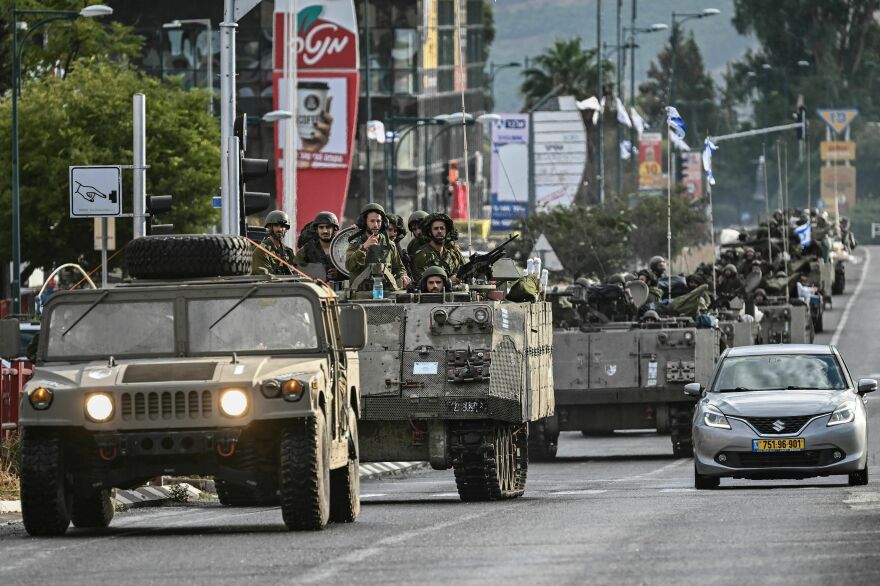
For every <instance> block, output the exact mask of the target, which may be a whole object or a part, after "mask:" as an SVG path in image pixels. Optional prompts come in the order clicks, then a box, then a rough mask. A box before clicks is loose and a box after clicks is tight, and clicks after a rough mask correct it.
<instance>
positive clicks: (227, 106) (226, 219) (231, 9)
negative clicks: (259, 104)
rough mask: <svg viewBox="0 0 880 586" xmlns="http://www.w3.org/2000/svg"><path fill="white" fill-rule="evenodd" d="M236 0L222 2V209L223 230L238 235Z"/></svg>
mask: <svg viewBox="0 0 880 586" xmlns="http://www.w3.org/2000/svg"><path fill="white" fill-rule="evenodd" d="M235 20H236V19H235V0H224V1H223V22H221V23H220V207H221V215H222V218H221V231H222V233H223V234H237V233H238V225H239V213H238V182H237V181H231V180H230V179H231V178H230V174H231V173H233V172H234V169H233V168H232V167H233V165H235V160H237V158H238V150H237V149H236V150H233V148H232V147H233V146H234V145H233V144H232V124H233V122H234V120H235V29H236V28H238V24H236V22H235Z"/></svg>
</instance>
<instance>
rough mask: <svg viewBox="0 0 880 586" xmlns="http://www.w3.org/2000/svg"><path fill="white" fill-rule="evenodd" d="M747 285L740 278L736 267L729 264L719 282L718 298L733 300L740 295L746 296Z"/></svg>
mask: <svg viewBox="0 0 880 586" xmlns="http://www.w3.org/2000/svg"><path fill="white" fill-rule="evenodd" d="M745 290H746V284H745V283H744V282H743V280H742V279H741V278H740V276H739V273H738V271H737V270H736V265H734V264H729V265H727V266H726V267H724V270H723V271H722V273H721V278H720V279H719V280H718V296H719V297H726V298H728V299H733V298H734V297H736V296H738V295H743V294H745Z"/></svg>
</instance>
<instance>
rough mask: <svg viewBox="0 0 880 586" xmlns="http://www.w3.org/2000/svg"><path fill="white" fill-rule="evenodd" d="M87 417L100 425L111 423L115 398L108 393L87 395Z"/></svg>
mask: <svg viewBox="0 0 880 586" xmlns="http://www.w3.org/2000/svg"><path fill="white" fill-rule="evenodd" d="M86 415H88V416H89V419H91V420H92V421H96V422H98V423H103V422H104V421H109V420H110V419H111V418H112V417H113V398H112V397H110V395H108V394H107V393H91V394H89V395H86Z"/></svg>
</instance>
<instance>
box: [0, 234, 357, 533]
mask: <svg viewBox="0 0 880 586" xmlns="http://www.w3.org/2000/svg"><path fill="white" fill-rule="evenodd" d="M169 250H175V251H177V254H176V256H166V255H162V254H161V253H163V252H167V251H169ZM249 255H250V245H249V243H248V242H247V240H245V239H243V238H240V237H235V236H212V237H209V236H199V237H185V236H149V237H146V238H141V239H136V240H134V241H132V242H131V243H130V244H129V249H128V260H127V262H128V265H129V270H130V273H131V275H132V276H133V277H135V279H134V280H132V281H131V282H129V283H127V284H125V285H122V286H118V287H115V288H112V289H104V290H90V291H71V292H59V293H56V294H55V295H53V296H52V298H51V299H50V301H49V302H48V304H47V305H46V307H45V309H44V312H43V317H42V324H41V330H40V338H39V343H38V350H37V356H36V368H35V372H34V376H33V378H32V379H31V380H30V381H29V382H28V383H27V385H26V386H25V388H24V390H23V394H22V402H21V411H20V426H21V429H22V433H23V435H22V456H21V460H22V461H21V500H22V515H23V518H24V524H25V528H26V530H27V531H28V533H30V534H32V535H59V534H62V533H64V532H65V531H66V530H67V528H68V526H69V524H70V522H71V521H72V522H73V524H74V525H75V526H77V527H105V526H107V525H108V524H109V523H110V521H111V519H112V517H113V507H112V505H111V499H110V489H111V488H113V487H117V488H130V487H135V486H139V485H142V484H144V482H146V481H147V480H149V479H151V478H153V477H156V476H161V475H184V474H206V475H214V476H215V478H216V479H217V488H218V493H219V496H220V499H221V502H223V503H225V504H257V503H280V506H281V513H282V517H283V520H284V523H285V524H286V525H287V527H288V528H290V529H294V530H310V529H311V530H313V529H320V528H322V527H324V526H325V525H326V524H327V522H328V521H330V520H332V521H337V522H350V521H354V520H355V518H356V517H357V516H358V512H359V510H360V496H359V466H358V456H359V445H358V429H357V427H358V413H359V410H360V409H361V403H360V393H361V386H360V383H359V366H358V355H357V351H358V350H360V349H361V348H362V347H363V346H364V343H365V332H366V321H365V316H364V311H363V309H362V308H361V307H360V306H358V305H352V304H348V305H343V304H340V303H339V302H338V300H337V298H336V296H335V295H334V294H333V292H332V291H330V290H328V289H327V288H325V287H323V286H320V285H318V284H316V283H315V282H312V281H311V280H308V279H303V278H296V277H270V276H236V275H240V274H241V273H247V272H248V269H249V261H250V256H249ZM217 275H221V276H217ZM146 276H148V277H151V278H150V279H144V278H139V277H146ZM8 323H13V322H12V321H11V320H10V321H9V322H8ZM8 323H7V327H4V328H3V329H2V330H0V331H2V334H3V335H2V336H0V355H2V354H4V353H5V352H6V350H7V349H8V348H11V347H12V346H13V345H14V347H15V349H16V350H17V348H18V343H19V340H18V333H17V327H15V328H10V327H8ZM13 329H14V330H15V332H14V333H15V335H14V336H13V335H12V334H13Z"/></svg>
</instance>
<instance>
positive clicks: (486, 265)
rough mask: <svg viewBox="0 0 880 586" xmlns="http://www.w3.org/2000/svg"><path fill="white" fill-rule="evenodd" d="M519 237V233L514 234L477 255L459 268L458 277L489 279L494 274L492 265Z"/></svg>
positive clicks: (464, 278)
mask: <svg viewBox="0 0 880 586" xmlns="http://www.w3.org/2000/svg"><path fill="white" fill-rule="evenodd" d="M517 238H519V234H514V235H513V236H511V237H510V238H508V239H507V240H505V241H504V242H502V243H501V244H499V245H498V246H496V247H495V248H493V249H492V250H490V251H489V252H487V253H486V254H478V255H475V256H474V257H473V258H471V259H470V260H468V261H467V262H466V263H465V264H463V265H462V266H461V268H459V269H458V273H457V275H458V278H459V279H461V280H462V281H467V280H469V279H471V278H474V277H478V276H483V277H485V278H486V279H487V280H488V279H489V278H490V277H491V276H492V274H491V273H492V265H494V264H495V263H496V262H498V261H499V260H500V259H501V257H503V256H504V249H505V248H506V247H507V245H508V244H510V243H511V242H513V241H514V240H516V239H517Z"/></svg>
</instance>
